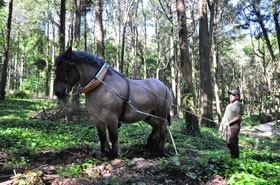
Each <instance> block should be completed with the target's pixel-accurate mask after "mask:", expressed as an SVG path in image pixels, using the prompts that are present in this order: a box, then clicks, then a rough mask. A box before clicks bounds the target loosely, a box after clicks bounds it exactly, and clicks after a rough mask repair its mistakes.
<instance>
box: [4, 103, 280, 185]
mask: <svg viewBox="0 0 280 185" xmlns="http://www.w3.org/2000/svg"><path fill="white" fill-rule="evenodd" d="M52 105H53V104H52V103H50V102H43V101H32V100H14V99H12V100H7V101H4V102H0V108H1V110H5V111H1V112H0V154H1V153H8V154H9V157H8V158H6V159H5V161H4V165H3V166H1V168H0V170H3V169H25V168H32V166H30V165H32V161H31V160H32V157H31V156H34V155H41V154H43V153H44V152H46V151H52V152H59V151H63V150H65V149H69V148H74V147H77V146H88V147H89V148H90V149H94V150H99V140H98V136H97V131H96V128H95V127H94V125H93V124H92V123H91V122H90V121H86V120H84V121H81V122H75V123H68V124H66V123H63V122H59V121H41V120H32V119H28V118H27V116H28V114H30V112H33V111H37V110H40V109H41V108H42V107H45V108H46V107H50V106H52ZM247 119H248V120H253V118H251V117H248V118H247ZM170 129H171V132H172V134H173V138H174V140H175V143H176V147H177V150H178V152H179V154H178V155H172V156H171V157H169V158H157V159H154V161H156V164H157V165H158V166H159V167H157V168H153V169H151V170H148V173H149V175H150V176H154V177H157V178H158V179H159V182H167V181H168V183H170V184H175V182H176V181H175V180H176V178H174V177H173V176H172V174H176V175H177V176H179V177H180V178H182V179H183V180H184V182H190V184H203V183H205V182H207V180H208V179H209V178H210V177H211V176H213V175H215V174H218V175H220V176H222V177H224V178H225V179H226V180H227V182H228V183H229V184H233V185H235V184H279V183H280V182H279V178H278V176H279V171H280V163H279V161H280V155H279V153H277V152H275V151H278V150H279V144H278V140H277V138H272V137H271V138H251V137H248V136H246V137H245V136H241V137H240V140H241V144H242V146H245V148H242V149H241V154H240V156H241V157H240V159H232V158H231V157H230V155H229V151H228V149H227V148H226V146H225V143H224V142H223V141H221V140H220V139H219V135H218V132H217V129H215V128H205V127H202V128H201V132H200V134H198V135H187V134H186V132H185V130H184V124H182V121H181V120H180V119H176V118H174V119H173V122H172V125H171V126H170ZM119 131H120V132H119V135H120V145H121V147H122V151H123V152H125V151H128V150H129V149H130V148H131V146H133V145H137V144H138V145H139V144H145V142H146V139H147V137H148V135H149V133H150V131H151V127H150V126H149V125H147V124H142V123H136V124H130V125H128V124H123V125H122V127H121V128H120V129H119ZM257 139H258V140H257ZM267 145H268V146H267ZM166 146H167V150H168V151H170V153H172V152H173V145H172V143H171V140H170V138H169V137H168V138H167V144H166ZM256 146H257V147H256ZM259 149H261V150H259ZM121 159H122V160H123V161H124V164H129V163H128V162H126V161H129V160H130V159H127V158H126V155H125V154H124V153H122V155H121ZM65 160H66V159H65ZM64 162H65V164H67V165H64V166H61V167H60V168H57V169H56V170H55V173H56V174H59V175H61V176H63V177H71V178H72V177H85V176H88V177H91V178H94V179H99V180H98V182H102V183H104V184H125V183H128V182H129V183H130V182H137V183H138V182H139V183H141V182H143V181H141V180H143V179H141V178H139V177H131V179H124V178H120V177H117V176H115V175H112V176H110V177H109V178H104V177H102V174H101V172H99V171H98V170H96V169H100V168H97V166H103V167H105V166H108V163H109V162H108V159H106V158H103V159H100V158H95V157H92V156H88V157H87V158H85V159H83V160H81V159H80V160H77V161H74V162H73V161H71V162H69V163H66V161H64ZM67 162H68V161H67ZM103 167H102V169H103ZM33 174H35V173H33ZM25 177H26V176H25ZM30 177H31V176H30ZM32 177H33V176H32ZM20 178H22V179H21V180H22V181H24V182H25V181H26V182H27V181H28V180H30V178H23V177H20ZM36 178H37V180H38V182H39V180H40V174H38V173H37V175H36ZM128 178H129V176H128ZM133 179H134V181H133ZM268 179H269V180H268ZM161 180H162V181H161ZM165 180H167V181H165ZM139 183H138V184H139ZM159 184H160V183H159Z"/></svg>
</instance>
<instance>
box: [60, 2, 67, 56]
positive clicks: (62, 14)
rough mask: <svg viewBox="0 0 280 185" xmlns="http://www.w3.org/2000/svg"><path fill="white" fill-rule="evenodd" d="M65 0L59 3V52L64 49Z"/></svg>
mask: <svg viewBox="0 0 280 185" xmlns="http://www.w3.org/2000/svg"><path fill="white" fill-rule="evenodd" d="M65 1H66V0H61V4H60V26H59V42H60V53H62V52H64V51H65V14H66V5H65Z"/></svg>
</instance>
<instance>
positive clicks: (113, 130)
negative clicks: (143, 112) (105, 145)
mask: <svg viewBox="0 0 280 185" xmlns="http://www.w3.org/2000/svg"><path fill="white" fill-rule="evenodd" d="M107 127H108V132H109V138H110V141H111V143H112V150H111V153H110V154H111V156H110V157H112V158H113V159H114V158H117V157H118V155H119V153H120V145H119V132H118V121H117V120H116V121H111V122H110V123H108V125H107Z"/></svg>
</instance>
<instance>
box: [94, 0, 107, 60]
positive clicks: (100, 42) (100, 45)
mask: <svg viewBox="0 0 280 185" xmlns="http://www.w3.org/2000/svg"><path fill="white" fill-rule="evenodd" d="M95 17H96V22H95V23H96V24H95V34H96V43H97V55H98V56H101V57H104V56H105V49H104V47H105V46H104V31H103V19H102V4H101V0H96V1H95Z"/></svg>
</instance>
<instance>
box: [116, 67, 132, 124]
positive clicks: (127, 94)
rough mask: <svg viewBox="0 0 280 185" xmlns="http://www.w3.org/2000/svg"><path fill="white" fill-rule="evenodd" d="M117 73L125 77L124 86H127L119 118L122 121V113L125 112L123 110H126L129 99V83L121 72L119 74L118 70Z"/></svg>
mask: <svg viewBox="0 0 280 185" xmlns="http://www.w3.org/2000/svg"><path fill="white" fill-rule="evenodd" d="M117 74H118V75H119V76H121V77H122V78H124V79H125V82H126V86H127V91H126V97H125V98H124V99H123V100H124V101H123V109H122V114H121V116H120V118H119V122H122V120H123V117H124V114H125V110H126V107H127V104H128V102H129V101H130V83H129V81H128V79H127V78H126V77H125V76H124V75H123V74H121V73H119V72H117ZM119 126H120V125H119Z"/></svg>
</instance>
